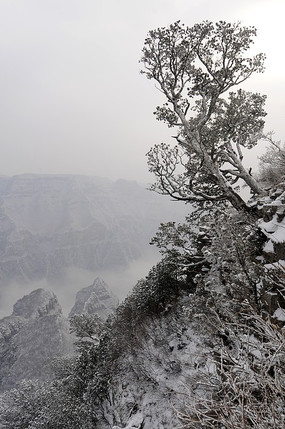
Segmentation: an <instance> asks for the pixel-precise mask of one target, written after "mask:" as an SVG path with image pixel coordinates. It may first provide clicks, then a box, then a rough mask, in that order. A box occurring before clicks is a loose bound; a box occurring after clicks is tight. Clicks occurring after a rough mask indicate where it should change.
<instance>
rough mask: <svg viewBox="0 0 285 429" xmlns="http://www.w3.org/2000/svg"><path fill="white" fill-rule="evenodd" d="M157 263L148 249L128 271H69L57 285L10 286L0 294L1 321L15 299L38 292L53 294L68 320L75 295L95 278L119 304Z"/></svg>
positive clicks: (22, 284)
mask: <svg viewBox="0 0 285 429" xmlns="http://www.w3.org/2000/svg"><path fill="white" fill-rule="evenodd" d="M159 260H160V255H159V253H158V251H157V250H156V249H155V248H153V247H150V249H149V250H148V251H147V252H145V254H144V255H143V256H142V257H141V258H139V259H137V260H135V261H132V262H130V264H129V265H128V266H127V267H117V268H116V269H114V270H109V269H108V270H97V271H88V270H83V269H80V268H76V267H70V268H68V269H66V270H65V274H64V275H63V276H62V277H61V278H60V279H58V280H56V281H55V280H54V281H48V280H46V279H43V280H40V281H34V282H31V283H29V284H24V283H17V282H10V283H9V284H7V285H6V286H5V287H3V288H1V290H0V319H1V318H3V317H6V316H9V315H11V314H12V312H13V305H14V304H15V302H16V301H17V300H18V299H20V298H22V297H23V296H24V295H27V294H29V293H30V292H32V291H33V290H36V289H38V288H43V289H48V290H51V291H53V292H54V293H55V295H56V296H57V298H58V301H59V303H60V305H61V307H62V310H63V314H64V315H65V316H68V313H69V311H70V310H71V308H72V307H73V305H74V303H75V297H76V293H77V292H78V291H79V290H80V289H82V288H84V287H87V286H90V285H91V284H92V283H93V281H94V280H95V278H96V277H100V278H101V279H102V280H104V282H105V283H106V284H107V286H108V288H109V290H110V291H111V292H113V293H114V294H115V296H116V297H117V298H118V299H119V301H120V302H121V301H122V300H123V299H124V298H125V297H126V296H127V294H128V293H129V292H130V291H131V290H132V288H133V287H134V286H135V285H136V283H137V282H138V280H140V279H142V278H144V277H145V276H146V275H147V274H148V272H149V270H150V268H151V267H152V266H154V265H155V264H156V263H157V262H158V261H159Z"/></svg>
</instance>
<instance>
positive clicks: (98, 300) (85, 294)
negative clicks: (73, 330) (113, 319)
mask: <svg viewBox="0 0 285 429" xmlns="http://www.w3.org/2000/svg"><path fill="white" fill-rule="evenodd" d="M117 306H118V299H117V298H116V297H115V295H114V294H113V293H112V292H111V291H109V290H108V286H107V285H106V283H105V282H104V281H103V280H102V279H100V278H98V277H97V278H96V279H95V280H94V282H93V284H92V285H91V286H88V287H85V288H83V289H81V290H80V291H79V292H77V294H76V301H75V305H74V307H73V308H72V309H71V311H70V313H69V317H72V316H74V315H75V314H84V313H87V314H98V316H100V317H101V318H102V319H103V320H106V319H107V317H108V316H109V315H110V314H112V313H113V312H114V311H115V309H116V307H117Z"/></svg>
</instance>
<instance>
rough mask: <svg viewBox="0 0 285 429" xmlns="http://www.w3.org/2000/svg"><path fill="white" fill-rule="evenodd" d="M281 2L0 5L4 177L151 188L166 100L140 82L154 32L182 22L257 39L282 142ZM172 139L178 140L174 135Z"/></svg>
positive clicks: (255, 80) (259, 86) (90, 0)
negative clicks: (214, 25)
mask: <svg viewBox="0 0 285 429" xmlns="http://www.w3.org/2000/svg"><path fill="white" fill-rule="evenodd" d="M284 12H285V5H284V0H0V59H1V65H0V85H1V97H0V121H1V128H0V129H1V140H0V142H1V143H0V144H1V153H0V155H1V156H0V174H7V175H15V174H21V173H64V174H66V173H72V174H88V175H96V176H105V177H110V178H112V179H116V178H126V179H136V180H139V181H149V180H150V176H149V175H148V173H147V165H146V157H145V153H146V152H147V151H148V150H149V149H150V147H151V146H152V145H154V144H155V143H159V142H161V141H167V140H168V141H169V140H170V138H169V135H170V133H169V130H168V129H167V128H166V126H165V125H163V124H161V123H158V122H156V120H155V117H154V116H153V114H152V112H153V111H154V108H155V106H156V105H157V104H159V100H160V94H159V92H158V91H157V90H156V89H155V87H154V84H153V82H150V81H148V80H147V79H146V78H145V77H144V76H142V75H140V74H139V70H140V65H139V63H138V61H139V59H140V56H141V49H142V46H143V42H144V39H145V37H146V35H147V32H148V31H149V30H150V29H153V28H157V27H160V26H166V25H168V24H170V23H172V22H174V21H176V20H178V19H180V20H181V21H182V22H184V23H185V24H187V25H190V26H191V25H193V24H195V23H197V22H201V21H203V20H206V19H208V20H211V21H218V20H226V21H241V23H242V24H244V25H255V26H256V27H257V29H258V37H257V40H256V44H255V47H256V50H257V51H258V52H260V51H262V52H265V53H266V54H267V61H266V67H267V70H266V72H265V74H263V75H256V76H254V77H252V78H251V79H250V81H249V83H248V87H247V89H249V90H253V91H258V92H261V93H264V94H267V95H268V102H267V111H268V113H269V114H268V117H267V124H268V126H267V128H268V130H272V129H274V130H275V132H276V138H278V139H281V140H284V134H285V101H284V100H285V89H284V82H285V79H284V69H285V60H284V16H285V14H284ZM172 134H173V130H172Z"/></svg>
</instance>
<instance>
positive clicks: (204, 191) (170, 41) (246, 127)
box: [141, 21, 266, 210]
mask: <svg viewBox="0 0 285 429" xmlns="http://www.w3.org/2000/svg"><path fill="white" fill-rule="evenodd" d="M255 35H256V30H255V28H254V27H242V26H241V25H240V24H230V23H226V22H224V21H220V22H218V23H216V24H213V23H211V22H207V21H206V22H203V23H201V24H196V25H194V26H193V27H191V28H189V27H186V26H184V25H183V24H180V22H179V21H178V22H175V23H174V24H172V25H170V26H169V27H168V28H165V27H162V28H159V29H157V30H153V31H150V32H149V34H148V37H147V38H146V40H145V44H144V48H143V55H142V59H141V62H142V63H143V64H144V70H143V71H142V73H144V74H145V75H146V77H147V78H148V79H152V80H154V81H155V82H156V84H157V85H158V88H159V90H160V91H161V92H162V93H163V95H164V96H165V98H166V103H165V104H163V105H162V106H160V107H157V109H156V112H155V113H156V117H157V119H158V120H161V121H164V122H166V124H167V125H168V126H169V127H176V128H177V130H178V133H177V135H176V137H175V138H176V141H177V145H176V146H175V147H172V146H170V145H167V144H165V143H162V144H160V145H156V146H154V147H153V148H152V149H151V150H150V151H149V153H148V163H149V169H150V171H151V172H153V173H154V174H155V175H156V177H157V182H156V183H155V184H154V185H153V187H152V188H153V189H154V190H156V191H157V192H160V193H162V194H166V195H170V196H172V197H173V198H175V199H178V200H182V201H186V202H194V203H204V202H205V201H206V202H219V201H229V202H230V203H231V204H232V205H233V206H234V207H235V208H236V209H238V210H249V209H248V207H247V205H246V204H245V203H244V201H243V200H242V199H241V198H240V196H239V194H238V192H237V191H236V190H235V183H236V182H237V181H238V180H239V179H241V180H242V181H243V182H245V183H246V184H247V185H248V186H249V188H250V190H251V192H252V193H254V194H259V193H261V192H262V190H261V189H260V187H259V185H258V183H257V182H256V180H255V179H254V177H253V176H252V175H251V172H250V171H247V170H246V168H245V167H244V165H243V154H242V148H247V149H251V148H252V147H254V146H255V145H256V144H257V143H258V140H259V139H260V136H261V133H262V131H263V126H264V119H263V118H264V116H265V115H266V113H265V111H264V108H263V106H264V102H265V98H266V97H265V96H263V95H260V94H257V93H251V92H246V91H244V90H242V89H240V88H239V89H238V90H237V91H236V92H233V91H231V90H232V88H233V87H236V86H238V85H239V84H241V83H242V82H244V81H245V80H247V79H248V78H249V77H250V76H251V75H252V74H253V73H255V72H257V73H260V72H263V70H264V68H263V62H264V55H263V54H258V55H256V56H253V57H247V56H246V52H247V51H248V50H249V48H250V47H251V45H252V43H253V38H254V36H255Z"/></svg>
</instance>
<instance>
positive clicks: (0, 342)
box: [0, 289, 73, 391]
mask: <svg viewBox="0 0 285 429" xmlns="http://www.w3.org/2000/svg"><path fill="white" fill-rule="evenodd" d="M72 350H73V338H72V337H71V335H70V333H69V323H68V320H67V319H66V318H65V317H64V316H63V315H62V311H61V307H60V305H59V303H58V301H57V298H56V296H55V295H54V294H53V293H52V292H49V291H46V290H43V289H37V290H35V291H33V292H32V293H30V294H29V295H27V296H24V297H23V298H22V299H20V300H19V301H17V303H16V304H15V305H14V311H13V314H12V315H11V316H8V317H5V318H4V319H1V320H0V391H4V390H7V389H10V388H12V387H15V386H16V384H17V383H18V382H20V381H22V380H23V379H35V378H36V379H39V380H46V379H50V378H51V373H52V371H51V367H50V364H51V360H52V359H53V358H55V357H60V356H64V355H68V354H70V353H72Z"/></svg>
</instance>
